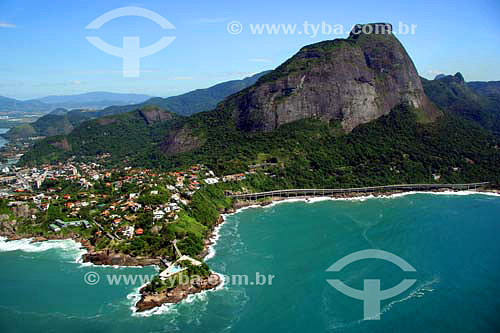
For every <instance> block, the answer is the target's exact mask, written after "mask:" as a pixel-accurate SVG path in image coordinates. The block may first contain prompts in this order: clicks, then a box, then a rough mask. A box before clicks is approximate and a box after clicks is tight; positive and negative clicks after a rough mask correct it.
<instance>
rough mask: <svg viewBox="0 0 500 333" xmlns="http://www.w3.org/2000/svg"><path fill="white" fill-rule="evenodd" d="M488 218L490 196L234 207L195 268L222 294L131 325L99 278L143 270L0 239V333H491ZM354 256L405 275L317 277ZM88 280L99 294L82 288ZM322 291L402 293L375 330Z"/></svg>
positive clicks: (499, 272) (499, 248)
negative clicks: (218, 281) (374, 287)
mask: <svg viewBox="0 0 500 333" xmlns="http://www.w3.org/2000/svg"><path fill="white" fill-rule="evenodd" d="M499 216H500V197H497V196H489V195H479V194H473V195H434V194H411V195H405V196H398V197H392V198H373V199H363V200H345V201H343V200H334V201H332V200H328V201H318V202H309V203H306V202H289V203H280V204H277V205H273V206H268V207H258V208H247V209H245V210H243V211H241V212H238V213H236V214H233V215H230V216H227V218H226V222H225V223H224V224H223V225H222V227H221V228H220V230H219V238H218V241H217V244H216V245H215V246H214V252H215V253H214V255H213V256H212V258H210V259H209V260H208V263H209V264H210V266H211V267H212V269H213V270H215V271H216V272H218V273H221V274H225V275H228V276H230V277H231V280H233V281H226V284H225V285H224V287H223V288H222V289H221V290H218V291H213V292H206V293H203V294H198V295H196V296H192V297H190V298H189V299H188V300H187V301H183V302H182V303H180V304H177V305H170V306H163V307H161V308H159V309H157V310H154V311H149V312H147V313H145V314H141V315H139V314H137V313H134V312H133V309H132V308H133V304H134V302H135V299H136V298H135V297H136V294H137V290H138V288H139V287H140V284H141V282H140V281H136V283H135V284H134V285H125V284H124V283H121V284H120V285H110V284H109V282H108V281H109V280H108V277H107V275H109V276H119V275H132V276H135V275H141V276H142V275H149V274H154V273H155V272H156V270H155V268H154V267H147V268H119V267H96V266H93V265H88V264H81V263H79V262H77V258H79V256H80V255H81V253H82V251H81V250H80V249H79V246H78V244H76V243H74V242H72V241H49V242H43V243H37V244H29V243H28V242H27V241H25V240H23V241H16V242H5V241H4V240H2V241H0V283H1V286H2V287H1V288H0V332H2V333H7V332H68V331H71V332H107V333H109V332H138V331H140V332H174V331H182V332H238V333H240V332H402V331H405V332H456V331H458V332H496V331H499V330H500V317H499V316H498V310H499V309H500V285H499V283H498V281H500V256H499V254H500V242H499V241H498V239H499V234H500V220H499ZM367 249H377V250H383V251H387V252H390V253H392V254H394V255H397V256H398V257H400V258H402V259H403V260H405V261H406V262H408V263H409V264H410V265H411V266H412V267H413V268H414V269H415V271H414V272H408V271H403V270H402V269H401V268H399V267H398V266H396V265H394V264H393V263H390V262H387V261H385V260H380V259H363V260H359V261H356V262H353V263H351V264H349V265H347V266H345V267H344V268H343V269H342V270H340V271H339V272H331V271H327V269H328V268H329V267H330V266H331V265H332V264H333V263H335V262H337V261H338V260H339V259H341V258H343V257H345V256H346V255H349V254H351V253H355V252H357V251H361V250H367ZM94 273H97V274H98V275H99V277H100V279H99V282H98V283H96V284H94V285H89V284H87V283H86V282H85V280H84V279H85V277H86V276H88V275H89V274H94ZM257 273H258V277H256V276H257V275H256V274H257ZM235 276H239V277H241V276H247V277H248V280H247V281H246V282H247V283H245V281H244V279H243V280H240V281H234V280H235V278H234V277H235ZM271 276H272V280H271V283H261V282H262V280H263V277H265V278H266V282H269V278H270V277H271ZM94 277H95V276H94ZM328 279H340V280H341V281H342V282H344V283H345V284H346V285H349V286H350V287H352V288H355V289H360V290H362V289H363V285H364V284H363V283H364V280H365V279H378V280H380V287H381V289H382V290H384V289H388V288H391V287H393V286H395V285H397V284H398V283H400V282H401V281H402V280H403V279H415V280H416V282H415V283H414V284H413V285H412V286H411V287H410V288H409V289H407V290H405V291H403V292H402V293H401V294H399V295H396V296H394V297H392V298H389V299H385V300H382V301H380V320H364V317H363V309H364V308H363V301H362V300H359V299H354V298H351V297H349V296H347V295H345V294H343V293H341V292H339V291H338V290H337V289H335V288H333V287H332V286H331V285H330V284H329V283H328V282H327V280H328ZM91 282H92V283H94V282H95V279H93V280H91ZM258 284H261V285H258Z"/></svg>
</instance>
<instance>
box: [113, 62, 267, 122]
mask: <svg viewBox="0 0 500 333" xmlns="http://www.w3.org/2000/svg"><path fill="white" fill-rule="evenodd" d="M269 72H270V71H264V72H260V73H257V74H255V75H253V76H250V77H247V78H244V79H242V80H232V81H227V82H222V83H219V84H216V85H215V86H212V87H209V88H205V89H197V90H194V91H190V92H188V93H185V94H182V95H178V96H172V97H167V98H161V97H153V98H150V99H148V100H147V101H145V102H143V103H139V104H133V105H125V106H110V107H109V108H106V109H104V110H103V111H104V112H107V113H108V114H118V113H123V112H130V111H133V110H135V109H137V108H140V107H142V106H144V105H154V106H158V107H160V108H162V109H165V110H169V111H171V112H174V113H177V114H179V115H184V116H189V115H192V114H195V113H198V112H203V111H209V110H212V109H214V108H215V107H216V106H217V104H218V103H219V102H221V101H222V100H223V99H224V98H226V97H228V96H230V95H232V94H234V93H237V92H238V91H240V90H243V89H245V88H247V87H249V86H251V85H252V84H254V83H255V82H257V80H258V79H259V78H260V77H262V76H263V75H265V74H267V73H269Z"/></svg>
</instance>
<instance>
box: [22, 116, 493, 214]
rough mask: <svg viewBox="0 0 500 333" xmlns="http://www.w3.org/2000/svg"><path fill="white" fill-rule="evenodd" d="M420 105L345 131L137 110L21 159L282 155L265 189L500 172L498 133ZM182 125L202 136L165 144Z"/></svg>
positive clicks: (222, 169)
mask: <svg viewBox="0 0 500 333" xmlns="http://www.w3.org/2000/svg"><path fill="white" fill-rule="evenodd" d="M414 111H415V110H411V109H410V108H409V107H407V106H401V107H399V108H397V109H395V110H393V112H391V113H390V114H389V115H387V116H384V117H381V118H380V119H378V120H377V121H374V122H371V123H368V124H365V125H361V126H359V127H358V128H356V129H355V130H354V131H353V132H351V133H350V134H348V135H344V134H343V131H342V129H341V128H340V126H339V124H338V123H331V124H327V123H324V122H321V121H318V120H314V119H305V120H301V121H297V122H294V123H291V124H288V125H284V126H282V127H280V128H279V129H277V130H275V131H273V132H270V133H245V132H241V131H238V130H237V129H236V128H235V127H234V124H233V123H232V122H231V121H228V116H227V113H225V111H224V110H218V111H215V112H205V113H200V114H197V115H194V116H192V117H190V118H176V119H173V120H171V121H165V122H161V123H158V124H155V125H153V126H149V125H147V124H146V123H145V122H144V121H139V120H138V117H139V116H138V113H137V112H134V113H129V114H125V115H121V116H119V118H117V121H116V122H114V123H112V124H109V125H106V126H101V125H96V124H95V122H94V123H89V124H87V125H86V126H85V125H84V126H80V127H79V128H78V130H76V131H74V132H73V133H72V134H71V135H70V136H68V137H67V140H68V142H69V144H70V146H71V150H69V151H67V152H65V151H64V150H61V149H58V148H55V147H54V146H53V145H51V144H50V141H42V142H41V143H39V144H38V145H37V147H36V148H35V149H34V150H33V151H32V152H30V153H29V154H27V155H26V156H25V158H24V159H23V162H24V163H31V162H33V161H37V160H38V161H40V160H42V161H47V160H48V158H54V159H58V158H61V157H69V156H71V155H76V156H77V157H78V158H80V159H86V158H93V157H95V156H96V155H98V154H100V153H104V152H108V153H111V155H112V159H111V160H110V163H111V164H120V163H122V164H124V165H125V164H126V165H137V166H143V167H152V168H159V169H164V170H170V169H175V168H178V167H181V166H186V165H192V164H195V163H203V164H206V165H207V166H209V167H210V168H211V169H213V170H214V171H216V173H218V174H231V173H237V172H244V171H247V170H248V165H250V164H255V163H261V162H265V161H270V160H271V159H272V160H274V161H277V162H278V165H279V167H275V168H274V169H273V170H272V172H271V173H272V174H273V177H261V178H263V179H261V180H259V181H258V182H257V183H259V184H260V185H259V186H258V187H259V188H262V189H264V188H266V189H269V188H276V187H311V186H316V187H325V186H328V187H332V186H358V185H383V184H396V183H408V182H415V183H417V182H434V181H435V180H434V176H433V174H434V175H440V176H441V178H440V180H439V181H441V182H460V181H476V180H477V181H479V180H483V181H484V180H485V181H493V180H495V181H496V180H497V179H498V168H497V166H498V165H499V162H500V161H499V153H498V149H497V148H496V139H495V138H494V137H493V136H492V135H490V134H489V133H488V132H487V131H486V130H484V129H482V128H481V127H480V126H478V125H476V124H474V123H473V122H470V121H467V120H463V119H461V118H460V117H458V116H456V115H455V114H453V113H451V112H449V113H446V115H445V116H443V117H441V119H439V120H438V121H437V122H436V123H432V124H421V123H419V122H418V121H417V117H418V113H416V112H414ZM179 126H183V127H188V128H190V130H191V132H192V135H193V136H195V137H196V138H198V139H199V140H200V142H201V143H202V144H201V146H200V147H199V148H198V149H195V150H193V151H190V152H184V153H179V154H177V155H175V156H171V155H168V154H166V153H164V152H163V151H162V149H161V144H162V142H164V140H165V137H166V136H168V133H169V132H170V131H171V130H172V129H173V128H178V127H179ZM55 139H56V138H54V139H53V140H55ZM37 155H39V156H42V158H41V159H39V158H38V157H37ZM204 210H206V209H204Z"/></svg>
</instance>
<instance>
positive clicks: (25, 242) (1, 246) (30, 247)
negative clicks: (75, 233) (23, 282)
mask: <svg viewBox="0 0 500 333" xmlns="http://www.w3.org/2000/svg"><path fill="white" fill-rule="evenodd" d="M51 249H60V250H63V251H66V252H74V253H78V254H79V253H80V252H81V245H80V243H78V242H75V241H74V240H71V239H65V240H48V241H43V242H33V239H32V238H25V239H20V240H13V241H8V240H7V238H5V237H0V252H11V251H23V252H45V251H47V250H51Z"/></svg>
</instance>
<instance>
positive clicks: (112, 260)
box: [83, 250, 160, 266]
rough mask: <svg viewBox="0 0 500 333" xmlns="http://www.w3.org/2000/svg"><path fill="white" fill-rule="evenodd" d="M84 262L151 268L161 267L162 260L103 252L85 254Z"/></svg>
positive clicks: (108, 251)
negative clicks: (154, 266)
mask: <svg viewBox="0 0 500 333" xmlns="http://www.w3.org/2000/svg"><path fill="white" fill-rule="evenodd" d="M83 262H91V263H93V264H94V265H112V266H114V265H117V266H149V265H159V264H160V259H155V258H145V257H132V256H130V255H127V254H123V253H117V252H113V251H110V250H103V251H97V252H89V253H86V254H84V255H83Z"/></svg>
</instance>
